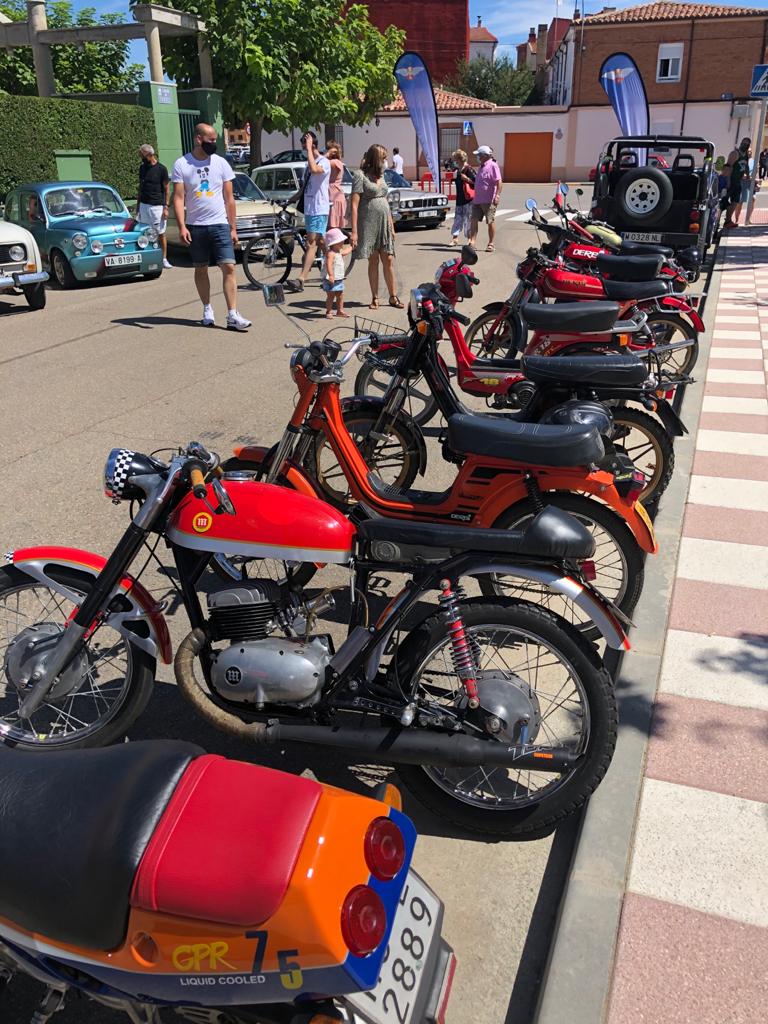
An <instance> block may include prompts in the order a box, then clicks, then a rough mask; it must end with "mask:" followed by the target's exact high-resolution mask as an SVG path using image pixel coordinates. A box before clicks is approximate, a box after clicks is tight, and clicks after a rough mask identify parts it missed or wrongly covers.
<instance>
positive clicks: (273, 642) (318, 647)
mask: <svg viewBox="0 0 768 1024" xmlns="http://www.w3.org/2000/svg"><path fill="white" fill-rule="evenodd" d="M331 657H332V651H331V648H330V644H329V642H328V640H326V639H325V638H324V637H319V636H315V637H311V638H309V639H294V638H288V637H277V636H269V637H265V638H264V639H263V640H254V641H245V642H241V643H237V642H235V643H233V644H231V645H230V646H229V647H226V648H224V650H221V651H214V661H213V665H212V667H211V683H212V685H213V688H214V690H216V692H217V693H218V694H219V695H220V696H222V697H224V698H226V700H232V701H240V702H242V703H244V704H256V705H262V704H295V705H297V706H299V707H303V706H305V705H307V704H314V703H315V702H316V701H317V700H318V699H319V697H320V693H321V691H322V688H323V684H324V682H325V668H326V665H327V664H328V662H329V661H330V660H331Z"/></svg>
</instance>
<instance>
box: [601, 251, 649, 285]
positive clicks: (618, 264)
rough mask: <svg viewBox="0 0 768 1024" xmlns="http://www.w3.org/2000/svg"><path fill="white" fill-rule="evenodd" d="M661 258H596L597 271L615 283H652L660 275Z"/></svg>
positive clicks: (647, 256)
mask: <svg viewBox="0 0 768 1024" xmlns="http://www.w3.org/2000/svg"><path fill="white" fill-rule="evenodd" d="M663 262H664V261H663V260H662V258H661V256H651V255H643V256H609V255H607V254H602V255H600V256H598V257H597V269H598V270H599V271H600V273H601V274H608V275H609V276H610V277H612V278H615V279H616V280H617V281H653V279H654V278H656V277H658V276H659V274H660V273H661V264H662V263H663Z"/></svg>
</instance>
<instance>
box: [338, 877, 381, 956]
mask: <svg viewBox="0 0 768 1024" xmlns="http://www.w3.org/2000/svg"><path fill="white" fill-rule="evenodd" d="M386 930H387V912H386V910H385V909H384V904H383V903H382V902H381V897H380V896H379V894H378V893H376V892H374V891H373V889H371V887H370V886H368V885H356V886H355V888H354V889H350V891H349V892H348V893H347V898H346V899H345V900H344V903H343V905H342V908H341V934H342V936H343V937H344V942H345V943H346V946H347V949H348V950H349V951H350V953H351V954H352V955H353V956H370V954H371V953H372V952H373V951H374V949H376V947H377V946H378V945H380V943H381V940H382V939H383V938H384V933H385V932H386Z"/></svg>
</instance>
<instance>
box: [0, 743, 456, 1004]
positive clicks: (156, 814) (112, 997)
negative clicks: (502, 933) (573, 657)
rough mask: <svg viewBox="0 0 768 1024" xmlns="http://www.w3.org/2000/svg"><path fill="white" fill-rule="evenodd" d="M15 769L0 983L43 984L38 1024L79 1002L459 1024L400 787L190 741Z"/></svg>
mask: <svg viewBox="0 0 768 1024" xmlns="http://www.w3.org/2000/svg"><path fill="white" fill-rule="evenodd" d="M0 767H1V768H2V774H1V775H0V793H1V794H2V797H0V981H2V982H4V983H6V984H7V983H10V982H12V980H13V978H14V976H15V975H19V976H26V977H28V978H32V979H34V980H35V981H37V982H40V983H42V984H43V985H44V986H45V994H44V995H43V997H42V1000H41V1002H40V1005H39V1007H38V1009H37V1012H36V1013H35V1014H34V1016H33V1017H32V1021H31V1024H46V1022H47V1021H49V1020H51V1019H53V1017H54V1016H55V1014H56V1013H57V1012H58V1011H59V1010H62V1009H64V1006H65V1004H66V1002H67V1000H68V997H70V996H74V997H75V998H76V999H77V998H78V997H80V998H81V999H85V1000H87V1001H88V1002H90V1003H94V1004H99V1005H100V1006H103V1007H107V1008H109V1009H110V1010H112V1011H117V1012H119V1013H122V1014H124V1015H125V1016H126V1017H127V1018H128V1019H129V1020H131V1021H133V1022H134V1024H161V1017H160V1009H161V1007H171V1008H172V1012H174V1013H175V1015H176V1017H177V1019H181V1020H183V1021H188V1022H189V1024H329V1022H331V1021H346V1022H348V1024H352V1022H360V1024H365V1022H367V1024H388V1022H389V1021H391V1019H392V1017H391V1014H392V1013H393V1012H394V1013H395V1014H396V1015H400V1016H401V1017H402V1019H408V1020H412V1021H414V1022H418V1024H437V1022H438V1021H443V1020H444V1015H445V1010H446V1005H447V1002H448V998H449V995H450V987H451V981H452V978H453V972H454V969H455V965H456V959H455V956H454V954H453V951H452V950H451V948H450V947H449V946H448V945H447V943H446V942H445V940H444V939H443V938H442V936H441V928H442V921H443V904H442V902H441V901H440V900H439V899H438V898H437V896H436V895H435V894H434V893H433V892H432V890H431V889H430V888H429V887H428V886H427V885H426V884H425V883H424V881H423V880H422V879H421V878H420V877H419V876H418V875H417V874H416V873H415V872H414V871H413V870H412V869H411V866H410V865H411V858H412V855H413V849H414V844H415V841H416V830H415V829H414V827H413V825H412V823H411V821H410V820H409V819H408V818H407V817H406V816H405V815H404V814H403V813H402V812H401V809H400V800H399V793H398V792H397V790H396V789H395V787H394V786H383V787H380V789H379V790H378V791H375V792H373V794H372V797H370V798H369V797H367V796H356V795H353V794H352V793H347V792H344V791H343V790H340V789H336V788H334V787H332V786H326V785H323V784H321V783H319V782H315V781H314V780H312V779H306V778H301V777H298V776H295V775H289V774H287V773H285V772H279V771H274V770H272V769H270V768H263V767H260V766H258V765H254V764H246V763H244V762H239V761H230V760H227V759H226V758H223V757H219V756H215V755H211V754H206V753H205V752H204V751H203V750H201V749H200V748H199V747H196V746H194V745H193V744H191V743H184V742H179V741H170V742H168V741H166V742H160V741H157V740H152V741H144V742H139V743H128V744H121V745H119V746H115V747H110V748H108V749H106V750H84V751H63V750H60V751H57V752H52V753H49V754H48V755H47V756H45V757H34V756H30V755H29V754H26V753H21V752H17V751H12V750H9V749H8V748H2V749H0ZM51 858H55V861H56V866H55V870H52V869H51ZM167 1019H168V1018H167V1017H164V1018H163V1020H167Z"/></svg>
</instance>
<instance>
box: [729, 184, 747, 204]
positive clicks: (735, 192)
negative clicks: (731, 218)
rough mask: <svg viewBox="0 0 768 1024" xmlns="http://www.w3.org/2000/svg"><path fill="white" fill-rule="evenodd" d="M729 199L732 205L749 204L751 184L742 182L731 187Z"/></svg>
mask: <svg viewBox="0 0 768 1024" xmlns="http://www.w3.org/2000/svg"><path fill="white" fill-rule="evenodd" d="M728 198H729V199H730V201H731V202H732V203H748V202H749V182H748V181H741V182H739V184H738V185H731V187H730V188H729V189H728Z"/></svg>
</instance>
